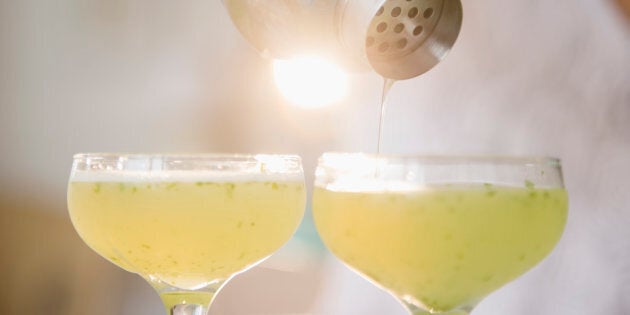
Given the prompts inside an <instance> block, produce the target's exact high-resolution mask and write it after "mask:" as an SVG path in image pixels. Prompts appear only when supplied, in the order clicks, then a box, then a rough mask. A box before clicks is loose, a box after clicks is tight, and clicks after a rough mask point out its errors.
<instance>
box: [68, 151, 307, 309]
mask: <svg viewBox="0 0 630 315" xmlns="http://www.w3.org/2000/svg"><path fill="white" fill-rule="evenodd" d="M305 194H306V193H305V188H304V173H303V171H302V165H301V161H300V158H299V157H297V156H288V155H140V154H108V153H106V154H77V155H75V156H74V163H73V165H72V173H71V174H70V182H69V184H68V208H69V212H70V218H71V219H72V224H73V225H74V227H75V229H76V230H77V232H78V233H79V235H80V236H81V238H82V239H83V241H85V243H86V244H87V245H88V246H90V247H91V248H92V249H93V250H94V251H96V252H97V253H98V254H100V255H101V256H103V257H104V258H105V259H107V260H109V261H111V262H112V263H114V264H116V265H118V266H119V267H121V268H123V269H125V270H127V271H130V272H134V273H137V274H139V275H140V276H142V277H143V278H144V279H146V280H147V281H148V282H149V283H150V284H151V286H153V288H155V290H156V291H157V292H158V293H159V294H160V297H161V299H162V301H163V302H164V306H165V307H166V311H167V314H170V315H193V314H194V315H201V314H206V312H207V309H208V307H209V305H210V303H211V302H212V300H213V298H214V296H215V294H216V292H217V291H218V290H219V289H220V288H221V287H222V286H223V285H224V284H225V282H226V281H227V280H228V279H230V278H231V277H233V276H234V275H235V274H237V273H239V272H241V271H244V270H245V269H247V268H249V267H251V266H253V265H255V264H256V263H258V262H260V261H262V260H263V259H265V258H266V257H268V256H269V255H271V254H272V253H273V252H274V251H276V250H277V249H278V248H280V247H281V246H282V245H283V244H284V243H286V242H287V241H288V240H289V238H291V236H292V235H293V233H294V232H295V230H296V228H297V226H298V224H299V223H300V221H301V219H302V216H303V213H304V205H305Z"/></svg>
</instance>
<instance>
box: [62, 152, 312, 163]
mask: <svg viewBox="0 0 630 315" xmlns="http://www.w3.org/2000/svg"><path fill="white" fill-rule="evenodd" d="M256 157H267V158H281V159H284V160H289V161H296V162H301V161H302V158H301V157H300V156H299V155H297V154H274V153H169V152H157V153H130V152H81V153H75V154H73V155H72V159H73V160H74V161H80V160H85V159H92V158H97V159H98V158H101V159H120V158H128V159H138V160H140V159H160V158H165V159H169V158H185V159H199V160H206V161H212V160H217V161H230V159H233V160H235V161H238V160H251V161H256V160H257V159H256Z"/></svg>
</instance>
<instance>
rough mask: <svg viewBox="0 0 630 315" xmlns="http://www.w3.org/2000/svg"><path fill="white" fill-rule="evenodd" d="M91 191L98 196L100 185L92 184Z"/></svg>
mask: <svg viewBox="0 0 630 315" xmlns="http://www.w3.org/2000/svg"><path fill="white" fill-rule="evenodd" d="M92 191H93V192H94V193H95V194H98V193H100V192H101V183H94V188H92Z"/></svg>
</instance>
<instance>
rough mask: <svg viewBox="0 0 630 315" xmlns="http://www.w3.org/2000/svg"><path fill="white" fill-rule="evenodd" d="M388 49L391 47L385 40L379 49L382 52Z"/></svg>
mask: <svg viewBox="0 0 630 315" xmlns="http://www.w3.org/2000/svg"><path fill="white" fill-rule="evenodd" d="M388 49H389V44H388V43H387V42H384V43H382V44H380V45H379V46H378V51H380V52H382V53H384V52H386V51H387V50H388Z"/></svg>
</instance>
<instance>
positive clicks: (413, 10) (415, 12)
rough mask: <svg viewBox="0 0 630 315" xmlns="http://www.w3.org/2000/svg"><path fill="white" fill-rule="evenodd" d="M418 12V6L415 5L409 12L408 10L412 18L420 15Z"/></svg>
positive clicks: (408, 14)
mask: <svg viewBox="0 0 630 315" xmlns="http://www.w3.org/2000/svg"><path fill="white" fill-rule="evenodd" d="M418 12H419V10H418V8H416V7H413V8H411V9H409V12H407V16H408V17H409V18H410V19H413V18H415V17H416V16H417V15H418Z"/></svg>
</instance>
